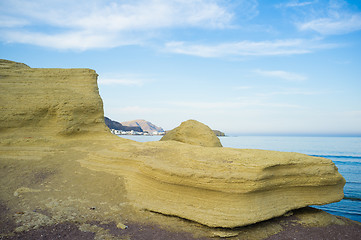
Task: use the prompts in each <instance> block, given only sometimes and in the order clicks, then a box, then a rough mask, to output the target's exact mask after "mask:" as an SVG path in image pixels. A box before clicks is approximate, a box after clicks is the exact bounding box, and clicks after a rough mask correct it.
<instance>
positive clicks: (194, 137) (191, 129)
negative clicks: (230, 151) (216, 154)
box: [160, 120, 222, 147]
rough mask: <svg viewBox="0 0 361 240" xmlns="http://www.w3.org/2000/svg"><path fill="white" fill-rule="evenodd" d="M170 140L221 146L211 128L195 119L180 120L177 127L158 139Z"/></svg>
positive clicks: (204, 145)
mask: <svg viewBox="0 0 361 240" xmlns="http://www.w3.org/2000/svg"><path fill="white" fill-rule="evenodd" d="M170 140H173V141H178V142H182V143H187V144H192V145H199V146H203V147H222V144H221V142H220V141H219V138H218V137H217V136H216V134H215V133H214V132H213V131H212V129H210V128H209V127H208V126H207V125H205V124H203V123H200V122H198V121H196V120H188V121H185V122H182V123H181V125H180V126H179V127H176V128H175V129H173V130H171V131H169V132H167V133H166V134H165V135H164V136H163V137H162V138H161V139H160V141H170Z"/></svg>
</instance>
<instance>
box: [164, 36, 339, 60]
mask: <svg viewBox="0 0 361 240" xmlns="http://www.w3.org/2000/svg"><path fill="white" fill-rule="evenodd" d="M333 47H336V45H335V44H326V43H320V42H319V41H318V40H317V39H316V40H306V39H286V40H274V41H258V42H256V41H240V42H230V43H219V44H194V43H186V42H168V43H166V45H165V51H167V52H172V53H178V54H185V55H192V56H198V57H206V58H212V57H227V56H277V55H294V54H306V53H310V52H313V51H314V50H315V49H323V48H333Z"/></svg>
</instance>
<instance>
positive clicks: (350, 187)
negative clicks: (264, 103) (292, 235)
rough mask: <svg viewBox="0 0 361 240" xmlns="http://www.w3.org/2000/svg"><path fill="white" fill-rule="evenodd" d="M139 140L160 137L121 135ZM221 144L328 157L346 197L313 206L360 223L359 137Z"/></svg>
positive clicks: (237, 139) (260, 139) (235, 139)
mask: <svg viewBox="0 0 361 240" xmlns="http://www.w3.org/2000/svg"><path fill="white" fill-rule="evenodd" d="M122 137H124V138H128V139H132V140H135V141H139V142H147V141H158V140H159V139H160V138H161V137H160V136H122ZM220 140H221V142H222V145H223V146H224V147H232V148H249V149H265V150H276V151H285V152H299V153H305V154H308V155H313V156H320V157H325V158H329V159H331V160H332V161H333V162H334V163H335V164H336V166H337V167H338V170H339V172H340V173H341V174H342V176H343V177H344V178H345V179H346V185H345V188H344V194H345V198H344V199H343V200H342V201H340V202H337V203H332V204H327V205H323V206H314V207H316V208H319V209H322V210H325V211H327V212H329V213H332V214H334V215H339V216H344V217H347V218H350V219H352V220H355V221H359V222H361V137H290V136H283V137H272V136H237V137H221V138H220Z"/></svg>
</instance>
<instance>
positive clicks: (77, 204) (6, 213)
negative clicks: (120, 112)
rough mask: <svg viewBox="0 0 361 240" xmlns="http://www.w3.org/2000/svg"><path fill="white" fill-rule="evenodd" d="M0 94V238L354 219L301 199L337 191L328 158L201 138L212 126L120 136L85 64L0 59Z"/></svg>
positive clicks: (317, 230)
mask: <svg viewBox="0 0 361 240" xmlns="http://www.w3.org/2000/svg"><path fill="white" fill-rule="evenodd" d="M0 101H1V107H0V108H1V116H0V176H1V177H0V211H1V213H2V214H1V215H0V239H218V238H224V237H227V238H229V239H290V238H291V239H358V238H360V233H361V225H360V223H357V222H354V221H351V220H349V219H346V218H342V217H337V216H333V215H331V214H328V213H325V212H323V211H320V210H316V209H313V208H309V207H307V206H308V205H313V204H326V203H331V202H335V201H339V200H340V199H342V197H343V191H342V189H343V186H344V184H345V180H344V178H343V177H342V176H341V175H340V174H339V173H338V171H337V168H336V167H335V165H334V164H333V163H332V161H330V160H328V159H325V158H318V157H311V156H307V155H304V154H298V153H283V152H275V151H262V150H247V149H231V148H223V147H222V146H215V145H207V144H208V143H209V142H211V141H212V140H210V139H212V136H214V137H215V135H214V133H213V132H212V131H211V130H210V132H208V133H207V132H206V133H205V130H202V131H201V132H199V133H197V132H196V131H193V133H192V134H191V135H190V134H188V133H187V131H184V129H182V127H181V129H180V130H181V131H178V130H177V131H176V134H175V135H174V136H173V137H170V138H169V139H164V140H165V141H159V142H149V143H138V142H134V141H131V140H127V139H121V138H119V137H117V136H114V135H112V134H111V133H110V132H109V129H108V128H107V127H106V125H105V123H104V114H103V106H102V100H101V98H100V96H99V93H98V87H97V74H96V72H95V71H94V70H90V69H35V68H30V67H28V66H27V65H25V64H21V63H15V62H11V61H7V60H0ZM197 124H198V123H197ZM199 124H200V123H199ZM196 129H203V127H199V126H197V127H196ZM204 129H205V128H204ZM211 133H212V134H213V135H212V134H211ZM179 136H181V138H178V137H179ZM204 136H206V137H204ZM215 138H216V137H215ZM179 139H181V141H180V140H179Z"/></svg>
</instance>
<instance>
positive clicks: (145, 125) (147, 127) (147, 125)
mask: <svg viewBox="0 0 361 240" xmlns="http://www.w3.org/2000/svg"><path fill="white" fill-rule="evenodd" d="M122 125H123V126H128V127H140V128H142V129H143V132H149V133H153V132H164V130H163V128H161V127H157V126H156V125H154V124H153V123H151V122H148V121H146V120H143V119H138V120H133V121H127V122H122Z"/></svg>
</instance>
